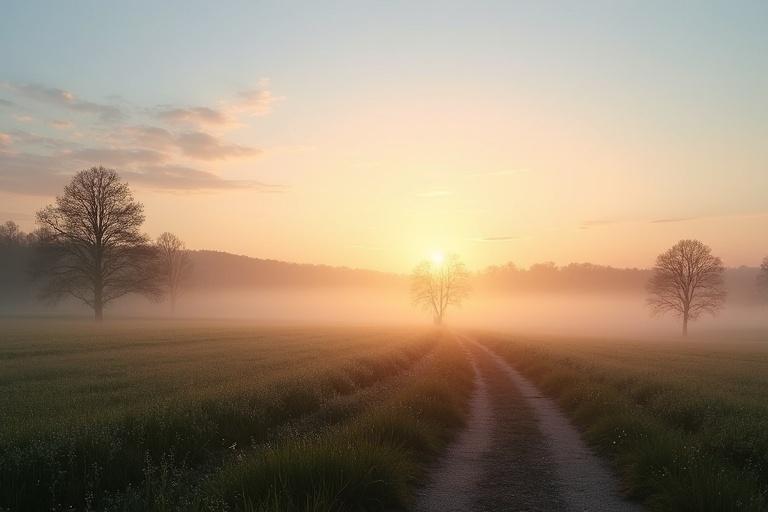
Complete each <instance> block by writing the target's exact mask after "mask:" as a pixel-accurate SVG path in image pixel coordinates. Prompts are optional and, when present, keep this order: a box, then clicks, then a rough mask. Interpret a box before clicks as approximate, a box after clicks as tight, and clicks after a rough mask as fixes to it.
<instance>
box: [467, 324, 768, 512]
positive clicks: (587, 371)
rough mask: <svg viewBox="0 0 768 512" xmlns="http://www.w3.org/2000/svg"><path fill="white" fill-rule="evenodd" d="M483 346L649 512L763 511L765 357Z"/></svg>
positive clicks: (490, 340) (767, 464)
mask: <svg viewBox="0 0 768 512" xmlns="http://www.w3.org/2000/svg"><path fill="white" fill-rule="evenodd" d="M481 340H482V341H483V342H484V343H486V344H487V345H488V346H489V347H491V348H492V349H493V350H495V351H496V352H497V353H499V354H500V355H502V356H503V357H504V358H505V359H506V360H508V361H509V362H510V363H512V364H513V365H514V366H515V367H516V368H517V369H518V370H520V371H521V372H522V373H523V374H524V375H526V376H527V377H528V378H530V379H531V380H532V381H533V382H535V383H536V384H537V385H538V386H539V387H540V388H541V389H542V390H543V391H544V392H545V393H546V394H548V395H550V396H552V397H555V398H557V399H558V400H559V403H560V404H561V406H562V407H563V408H564V410H565V411H566V412H567V413H569V414H570V416H571V417H572V418H573V419H574V421H575V422H576V423H577V424H578V425H580V426H581V427H582V430H583V432H584V433H585V436H586V439H587V441H588V442H590V443H591V444H592V445H593V446H594V447H596V448H597V449H598V450H599V451H600V452H602V453H603V454H604V455H606V456H607V457H608V458H609V459H610V460H612V461H613V462H614V464H615V465H616V467H617V468H618V470H619V471H620V473H621V475H622V476H623V481H624V482H625V484H626V488H627V492H628V493H629V494H630V495H632V496H633V497H635V498H637V499H640V500H642V501H644V502H645V503H646V504H647V505H649V506H650V507H651V508H652V509H655V510H675V511H682V512H684V511H691V512H693V511H698V512H707V511H750V510H755V511H757V510H765V508H766V506H768V501H767V500H766V493H767V492H768V428H766V427H768V402H766V393H767V392H768V388H767V387H766V381H765V380H766V378H768V375H766V373H765V370H766V368H768V357H767V354H766V351H765V349H762V348H761V349H759V350H758V351H757V352H748V351H747V352H741V353H739V352H738V351H736V352H734V350H733V349H731V350H723V349H719V348H717V347H711V346H710V347H694V348H691V347H682V346H677V347H675V348H670V347H669V346H664V347H662V346H654V345H652V344H649V343H646V344H637V345H635V346H628V347H626V346H621V345H620V344H615V345H613V346H611V345H609V344H605V343H601V344H598V343H595V344H591V345H590V344H589V343H586V342H585V343H584V344H576V343H570V344H562V345H558V344H557V343H546V342H544V343H541V344H540V346H535V345H534V344H532V343H530V342H524V341H511V340H508V339H504V338H500V337H495V336H485V337H481Z"/></svg>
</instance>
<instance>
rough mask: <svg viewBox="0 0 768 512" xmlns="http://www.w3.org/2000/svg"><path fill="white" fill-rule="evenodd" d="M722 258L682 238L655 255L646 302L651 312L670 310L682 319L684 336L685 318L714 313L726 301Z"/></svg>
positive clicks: (705, 247)
mask: <svg viewBox="0 0 768 512" xmlns="http://www.w3.org/2000/svg"><path fill="white" fill-rule="evenodd" d="M724 270H725V269H724V268H723V262H722V261H721V260H720V258H718V257H716V256H713V255H712V250H711V249H710V248H709V247H708V246H706V245H704V244H703V243H701V242H700V241H698V240H681V241H679V242H678V243H677V244H675V245H674V246H673V247H672V248H671V249H669V250H668V251H667V252H665V253H663V254H660V255H659V257H658V258H656V266H655V267H654V268H653V276H652V277H651V279H650V281H649V282H648V287H647V288H648V292H649V294H650V297H649V298H648V305H649V306H650V308H651V310H652V312H653V313H654V314H664V313H666V312H672V313H673V314H674V315H676V316H678V317H680V318H682V320H683V336H687V335H688V321H689V320H696V319H697V318H698V317H699V316H700V315H701V314H702V313H709V314H711V315H715V314H716V313H717V312H718V311H719V310H720V309H721V308H722V307H723V304H724V303H725V297H726V293H725V290H724V288H723V271H724Z"/></svg>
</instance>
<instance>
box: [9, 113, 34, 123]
mask: <svg viewBox="0 0 768 512" xmlns="http://www.w3.org/2000/svg"><path fill="white" fill-rule="evenodd" d="M13 118H14V119H15V120H16V121H18V122H19V123H31V122H32V121H34V120H35V119H34V118H33V117H32V116H28V115H26V114H13Z"/></svg>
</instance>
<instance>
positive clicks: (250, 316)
mask: <svg viewBox="0 0 768 512" xmlns="http://www.w3.org/2000/svg"><path fill="white" fill-rule="evenodd" d="M55 311H59V312H61V313H68V314H72V313H76V314H82V315H84V316H86V315H89V311H88V310H87V309H85V308H82V307H80V306H75V305H73V304H66V305H62V306H59V307H57V308H56V310H55ZM39 312H42V311H40V310H38V313H39ZM107 315H108V316H113V317H126V316H129V317H131V316H132V317H152V318H170V317H173V318H177V319H238V320H251V321H255V322H258V323H268V324H291V325H313V324H314V325H331V324H334V325H368V324H375V325H382V324H391V325H429V324H430V322H431V319H430V315H429V313H428V312H424V311H421V310H419V309H416V308H414V306H413V305H412V304H411V301H410V297H409V294H408V290H407V288H405V287H403V288H402V289H397V288H396V289H385V290H381V289H370V288H362V287H313V288H299V287H290V288H254V289H211V290H205V291H203V290H196V291H189V292H187V293H186V294H185V295H183V296H182V297H181V298H180V300H179V303H178V304H177V307H176V310H175V312H173V313H172V312H171V309H170V305H169V304H168V303H166V302H161V303H153V302H150V301H148V300H146V299H143V298H138V297H134V298H128V299H126V300H124V301H122V302H118V303H116V304H115V305H114V306H113V307H111V308H110V309H109V310H108V311H107ZM447 324H448V325H450V326H455V327H463V328H479V329H490V330H499V331H507V332H519V333H533V334H548V335H567V336H574V337H589V336H617V337H623V338H625V337H631V338H640V337H647V336H651V337H658V336H670V335H677V334H678V333H679V330H680V324H679V321H678V320H677V319H676V318H674V317H673V316H669V315H668V316H665V317H652V316H651V315H650V313H649V310H648V308H647V307H646V304H645V295H644V294H642V293H580V292H574V293H569V292H558V293H518V294H500V293H489V292H480V293H475V294H473V295H472V296H471V297H470V298H469V299H467V300H466V301H465V303H464V304H463V305H462V306H461V307H454V308H452V309H449V311H448V317H447ZM735 328H738V329H760V328H768V306H765V305H760V304H738V303H734V304H728V305H726V307H725V309H724V310H723V311H722V312H721V313H720V314H719V315H718V316H717V317H702V318H701V319H699V320H698V321H696V322H693V324H692V326H691V334H692V335H696V334H697V333H699V334H702V333H705V332H710V331H716V330H724V329H735Z"/></svg>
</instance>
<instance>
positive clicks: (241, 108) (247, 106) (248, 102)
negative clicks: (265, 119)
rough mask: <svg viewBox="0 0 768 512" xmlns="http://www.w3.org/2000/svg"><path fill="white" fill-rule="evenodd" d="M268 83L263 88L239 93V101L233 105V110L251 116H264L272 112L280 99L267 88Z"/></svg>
mask: <svg viewBox="0 0 768 512" xmlns="http://www.w3.org/2000/svg"><path fill="white" fill-rule="evenodd" d="M267 86H268V82H266V81H263V82H262V86H261V87H258V88H256V89H249V90H247V91H241V92H239V93H237V100H236V101H235V102H234V103H233V104H232V107H231V108H232V110H234V111H235V112H237V113H241V114H246V115H249V116H263V115H267V114H269V113H270V112H271V111H272V105H273V104H274V103H275V102H276V101H277V100H279V99H280V98H278V97H276V96H274V95H273V94H272V92H271V91H270V90H269V89H268V88H267Z"/></svg>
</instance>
